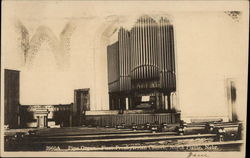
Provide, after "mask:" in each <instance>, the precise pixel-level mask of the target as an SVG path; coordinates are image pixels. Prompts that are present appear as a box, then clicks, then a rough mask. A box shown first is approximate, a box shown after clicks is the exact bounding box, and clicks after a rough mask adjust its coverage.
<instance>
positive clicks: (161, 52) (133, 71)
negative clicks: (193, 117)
mask: <svg viewBox="0 0 250 158" xmlns="http://www.w3.org/2000/svg"><path fill="white" fill-rule="evenodd" d="M173 29H174V28H173V25H172V24H171V23H170V22H169V20H168V19H167V18H160V20H159V22H156V20H154V19H153V18H151V17H149V16H142V17H140V18H139V19H138V20H137V21H136V23H135V25H134V26H133V27H132V28H131V30H130V31H129V30H126V29H124V28H122V27H121V28H120V29H119V32H118V41H117V42H116V43H114V44H112V45H109V46H108V49H107V51H108V83H109V92H117V91H120V92H121V91H123V92H124V91H125V92H129V91H131V90H138V89H145V88H146V89H147V88H160V89H162V91H165V92H171V91H174V90H175V87H176V85H175V84H176V81H175V79H176V77H175V49H174V30H173Z"/></svg>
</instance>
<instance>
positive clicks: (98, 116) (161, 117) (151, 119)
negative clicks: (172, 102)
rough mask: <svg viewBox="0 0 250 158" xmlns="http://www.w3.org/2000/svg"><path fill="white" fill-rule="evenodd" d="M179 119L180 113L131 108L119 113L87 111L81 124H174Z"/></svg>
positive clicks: (112, 125)
mask: <svg viewBox="0 0 250 158" xmlns="http://www.w3.org/2000/svg"><path fill="white" fill-rule="evenodd" d="M179 121H180V113H178V112H175V113H150V112H149V111H147V112H146V111H141V110H136V111H135V110H133V111H132V110H131V111H124V112H123V114H119V112H118V111H115V110H113V111H89V112H86V113H85V115H83V116H82V124H85V125H93V126H101V127H105V126H110V127H115V126H116V125H120V124H122V123H125V124H126V125H132V124H133V123H135V124H137V125H140V124H146V123H150V124H152V123H155V122H158V123H159V124H161V123H167V124H176V123H179Z"/></svg>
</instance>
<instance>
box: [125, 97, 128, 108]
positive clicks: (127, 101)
mask: <svg viewBox="0 0 250 158" xmlns="http://www.w3.org/2000/svg"><path fill="white" fill-rule="evenodd" d="M125 99H126V108H125V109H126V110H128V109H129V98H128V97H126V98H125Z"/></svg>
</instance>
